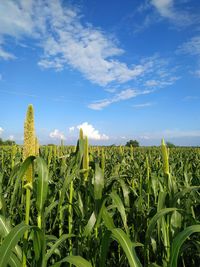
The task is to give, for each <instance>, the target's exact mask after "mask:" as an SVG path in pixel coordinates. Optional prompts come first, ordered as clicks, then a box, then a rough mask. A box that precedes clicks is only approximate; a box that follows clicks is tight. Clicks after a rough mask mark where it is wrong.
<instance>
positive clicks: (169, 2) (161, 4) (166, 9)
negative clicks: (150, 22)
mask: <svg viewBox="0 0 200 267" xmlns="http://www.w3.org/2000/svg"><path fill="white" fill-rule="evenodd" d="M151 4H152V5H153V6H154V7H155V8H156V9H157V10H158V12H159V13H160V15H161V16H163V17H169V18H170V17H173V16H174V13H173V0H151Z"/></svg>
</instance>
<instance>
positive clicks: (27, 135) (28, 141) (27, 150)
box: [23, 105, 35, 266]
mask: <svg viewBox="0 0 200 267" xmlns="http://www.w3.org/2000/svg"><path fill="white" fill-rule="evenodd" d="M34 155H35V126H34V110H33V106H32V105H29V106H28V110H27V114H26V119H25V124H24V147H23V158H24V160H25V159H26V158H27V157H29V156H34ZM24 183H25V185H24ZM24 183H23V185H24V187H25V189H26V202H25V206H26V215H25V223H26V224H27V225H29V214H30V205H31V203H30V201H31V190H32V187H33V185H32V184H33V165H31V166H30V167H29V168H28V170H27V172H26V174H25V181H24ZM24 238H25V239H26V240H27V239H28V232H27V231H26V232H25V235H24ZM23 266H26V256H25V254H24V255H23Z"/></svg>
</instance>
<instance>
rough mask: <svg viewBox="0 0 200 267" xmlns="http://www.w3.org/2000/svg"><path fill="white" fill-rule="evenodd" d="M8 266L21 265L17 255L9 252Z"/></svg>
mask: <svg viewBox="0 0 200 267" xmlns="http://www.w3.org/2000/svg"><path fill="white" fill-rule="evenodd" d="M8 264H9V266H10V267H21V266H22V262H21V261H20V260H19V259H18V258H17V256H16V255H15V254H14V253H13V252H11V254H10V259H9V262H8Z"/></svg>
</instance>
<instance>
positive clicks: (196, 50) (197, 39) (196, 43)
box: [176, 35, 200, 78]
mask: <svg viewBox="0 0 200 267" xmlns="http://www.w3.org/2000/svg"><path fill="white" fill-rule="evenodd" d="M176 53H177V54H180V53H182V54H186V55H191V56H195V57H196V60H197V64H198V67H197V69H196V70H194V71H192V72H191V73H192V74H193V75H194V76H196V77H198V78H200V69H199V67H200V35H196V36H193V37H192V38H191V39H189V40H188V41H186V42H184V43H183V44H182V45H180V46H179V47H178V49H177V50H176Z"/></svg>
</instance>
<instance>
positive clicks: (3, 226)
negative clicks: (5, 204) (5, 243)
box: [0, 215, 22, 259]
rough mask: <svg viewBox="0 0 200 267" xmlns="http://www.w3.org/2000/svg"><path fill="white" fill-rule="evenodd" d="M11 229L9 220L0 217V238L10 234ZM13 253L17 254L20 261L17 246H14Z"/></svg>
mask: <svg viewBox="0 0 200 267" xmlns="http://www.w3.org/2000/svg"><path fill="white" fill-rule="evenodd" d="M11 229H12V227H11V225H10V222H9V220H7V219H6V218H5V217H3V216H2V215H0V237H2V238H4V237H5V236H7V235H8V234H9V233H10V231H11ZM14 251H15V253H16V254H17V256H18V258H19V259H22V250H21V248H20V247H19V246H18V245H16V246H15V250H14Z"/></svg>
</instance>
